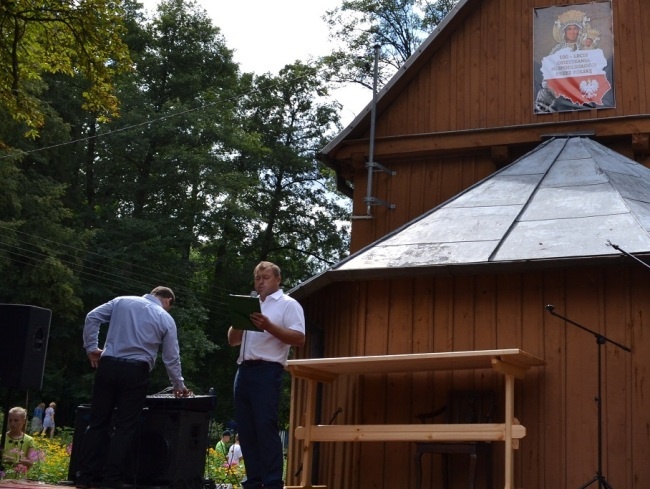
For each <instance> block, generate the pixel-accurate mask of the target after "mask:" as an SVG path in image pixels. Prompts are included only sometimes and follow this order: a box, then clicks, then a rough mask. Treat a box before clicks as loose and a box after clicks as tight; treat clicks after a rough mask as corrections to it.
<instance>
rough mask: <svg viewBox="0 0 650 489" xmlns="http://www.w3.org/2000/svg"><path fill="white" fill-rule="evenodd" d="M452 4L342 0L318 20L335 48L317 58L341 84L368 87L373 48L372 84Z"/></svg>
mask: <svg viewBox="0 0 650 489" xmlns="http://www.w3.org/2000/svg"><path fill="white" fill-rule="evenodd" d="M457 2H458V0H438V1H435V2H429V1H426V0H344V1H343V2H342V4H341V6H339V7H337V8H335V9H333V10H330V11H328V12H327V13H326V14H325V16H324V17H323V18H324V20H325V21H326V22H327V24H328V26H329V30H330V38H331V39H332V40H335V41H337V42H338V43H340V44H341V48H340V49H338V50H335V51H334V52H332V53H331V54H330V55H327V56H325V57H324V58H323V61H324V62H325V64H326V65H327V66H328V68H329V72H330V74H331V75H330V76H332V78H333V79H334V80H338V81H339V82H341V83H358V84H361V85H362V86H365V87H367V88H369V89H372V87H373V77H374V73H373V68H372V67H373V66H374V57H375V51H374V46H375V45H379V46H380V48H381V49H380V50H379V65H378V86H379V87H381V86H383V85H384V84H385V83H386V82H387V81H388V79H389V78H390V77H391V76H392V75H393V74H394V73H395V72H396V71H397V70H398V69H399V68H400V67H401V66H402V65H403V64H404V62H405V61H406V60H407V59H408V58H409V57H410V56H411V55H412V54H413V53H414V52H415V51H416V49H417V48H418V47H419V46H420V44H422V41H423V40H424V38H425V36H426V35H428V33H430V32H432V31H433V29H435V27H436V26H437V25H438V24H439V23H440V22H441V21H442V19H443V18H444V16H445V15H446V14H447V13H448V12H449V11H450V10H451V8H453V6H454V5H455V4H456V3H457Z"/></svg>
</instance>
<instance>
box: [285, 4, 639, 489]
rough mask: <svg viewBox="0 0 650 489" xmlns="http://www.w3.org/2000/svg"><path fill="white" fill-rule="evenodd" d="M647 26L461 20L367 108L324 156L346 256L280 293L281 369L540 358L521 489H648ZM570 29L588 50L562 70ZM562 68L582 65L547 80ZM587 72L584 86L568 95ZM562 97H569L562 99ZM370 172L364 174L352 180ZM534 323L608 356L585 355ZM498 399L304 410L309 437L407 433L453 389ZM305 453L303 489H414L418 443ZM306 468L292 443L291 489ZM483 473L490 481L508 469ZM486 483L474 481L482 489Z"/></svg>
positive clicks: (469, 375)
mask: <svg viewBox="0 0 650 489" xmlns="http://www.w3.org/2000/svg"><path fill="white" fill-rule="evenodd" d="M646 7H647V6H646V5H645V0H612V1H611V2H591V3H588V2H585V1H581V2H580V1H571V0H563V1H562V2H557V1H554V0H546V1H541V0H520V1H516V2H515V1H510V0H460V1H459V2H458V4H457V6H456V7H455V8H454V10H453V11H452V12H451V13H450V14H449V15H448V16H447V18H446V19H445V20H444V22H443V23H442V24H441V25H440V26H439V27H438V28H437V29H436V31H435V32H434V33H433V34H432V35H431V36H430V37H429V38H428V39H427V40H426V41H425V42H424V43H423V45H422V47H421V49H420V50H419V51H418V53H416V54H415V55H414V56H413V57H412V58H411V59H409V60H408V61H407V63H406V64H405V66H404V67H403V69H402V70H400V72H399V73H398V74H397V75H396V76H395V77H394V78H393V79H392V80H391V81H390V82H389V83H388V84H387V85H386V86H385V87H384V88H383V89H382V91H381V92H380V93H379V94H378V96H377V105H376V118H375V121H376V126H375V138H374V140H371V139H370V134H371V127H372V121H371V112H372V111H371V104H369V105H368V107H367V108H366V109H365V110H364V112H363V113H362V114H360V115H359V116H358V117H357V118H356V119H355V120H354V121H353V122H352V123H351V124H350V126H348V127H347V128H346V129H345V130H344V131H343V132H342V133H341V134H340V135H339V136H338V137H337V138H336V139H335V140H333V141H332V142H331V143H330V144H329V145H328V146H327V147H325V148H324V149H323V151H322V154H321V158H322V159H323V160H324V161H326V162H327V164H328V165H330V166H331V167H332V168H334V169H335V170H336V172H337V175H338V178H339V183H340V189H341V190H342V191H343V192H344V193H346V194H347V195H349V196H350V197H351V198H352V199H353V215H354V216H353V220H352V245H351V252H352V254H351V256H350V257H349V258H348V259H346V260H345V261H343V262H341V263H340V264H337V265H336V266H335V267H333V268H332V269H331V270H328V271H326V272H324V273H323V274H321V275H319V276H316V277H313V278H312V279H310V280H308V281H306V282H305V283H304V284H302V285H300V286H298V287H296V288H295V289H294V290H292V291H291V293H292V295H293V296H294V297H296V298H297V299H298V300H299V301H300V302H301V304H302V305H303V307H304V309H305V315H306V318H307V321H308V341H307V345H306V346H305V348H302V349H299V350H297V351H296V352H295V353H296V357H297V358H314V357H347V356H364V355H386V354H408V353H425V352H454V351H469V350H492V349H501V348H519V349H522V350H525V351H527V352H529V353H531V354H532V355H534V356H536V357H539V358H541V359H543V360H544V361H545V362H546V365H545V366H544V367H542V368H536V369H531V370H530V371H529V373H528V374H527V375H526V377H525V379H522V380H519V381H517V391H516V400H515V402H516V412H517V416H518V418H520V421H521V422H522V424H524V425H525V426H526V436H525V438H523V440H521V445H520V448H519V450H518V451H517V455H516V457H515V487H517V488H526V489H564V488H578V487H585V484H589V485H592V484H590V481H592V480H593V478H594V477H595V476H597V475H599V474H597V471H598V469H599V458H600V457H601V456H602V460H601V462H602V474H600V475H601V476H602V477H604V478H605V479H606V481H607V482H608V483H609V484H610V485H611V486H612V487H614V488H616V489H623V488H625V489H646V488H648V487H650V464H648V463H647V459H648V457H649V456H650V429H649V428H648V427H649V426H650V387H649V386H648V384H647V383H646V382H645V376H646V374H647V373H648V372H649V371H650V335H648V334H646V332H645V327H647V326H648V325H647V324H646V323H645V318H646V316H649V315H650V268H648V266H646V265H645V264H646V263H648V257H649V256H650V177H649V176H648V175H649V174H650V170H648V169H647V168H648V167H650V157H649V154H650V81H648V80H650V62H648V61H646V60H645V58H646V55H648V54H649V50H648V49H646V48H645V45H646V44H647V40H646V39H645V33H646V32H650V10H649V9H647V8H646ZM576 12H578V13H576ZM549 19H550V20H549ZM569 24H578V27H579V28H580V35H581V36H582V37H581V38H580V40H579V41H578V42H580V43H584V44H581V45H580V46H578V47H576V46H569V47H568V51H563V49H567V46H566V44H567V43H568V42H569V40H568V38H566V37H565V38H561V36H562V35H564V29H565V27H566V26H567V25H569ZM588 31H589V32H592V33H593V32H595V33H596V34H595V36H596V37H598V38H599V39H597V42H598V44H597V47H598V49H599V52H598V53H597V55H598V56H599V57H592V56H596V53H591V52H589V51H590V49H588V48H587V44H586V34H587V32H588ZM556 44H557V47H556ZM558 53H559V54H558ZM563 53H564V54H563ZM567 53H569V54H570V55H571V56H573V54H577V55H579V56H581V57H585V59H588V60H590V61H593V63H592V62H590V63H587V64H583V65H582V64H581V65H574V67H575V68H576V69H575V70H574V71H571V69H566V70H565V69H564V68H553V67H551V68H550V69H549V65H548V64H547V63H548V62H551V61H553V60H555V59H567V58H561V57H560V56H563V55H567ZM571 53H573V54H571ZM555 55H557V57H556V56H555ZM601 59H604V60H605V64H599V60H601ZM587 65H589V66H597V69H598V70H600V71H599V72H598V73H596V74H593V73H592V74H590V75H588V76H587V78H583V77H582V72H581V71H580V70H581V69H582V67H583V66H587ZM543 67H545V69H546V71H544V70H543ZM565 68H566V67H565ZM569 68H571V66H569ZM601 68H602V70H601ZM554 70H555V71H554ZM549 73H551V75H549ZM562 73H568V74H567V75H566V79H562V80H559V78H562V76H564V75H562ZM592 75H593V76H592ZM599 77H600V78H599ZM603 77H604V78H603ZM594 80H597V82H596V83H594ZM583 81H584V82H585V84H582V82H583ZM572 82H574V85H573V86H574V88H576V87H578V88H577V89H578V90H579V91H580V93H581V94H582V95H580V93H577V95H576V94H572V93H567V92H564V91H563V90H565V89H566V85H565V84H566V83H569V84H571V83H572ZM607 83H610V84H611V86H610V87H606V86H605V85H606V84H607ZM590 87H591V88H590ZM603 87H605V88H603ZM596 88H598V90H600V91H598V90H597V89H596ZM547 89H550V90H551V92H550V93H551V95H552V96H551V97H550V99H549V97H547V96H546V95H549V92H547V91H546V90H547ZM567 90H569V89H567ZM597 92H598V93H597ZM580 96H584V98H583V99H581V100H579V99H578V98H579V97H580ZM576 97H578V98H576ZM567 101H568V102H567ZM371 148H372V150H371ZM371 151H372V153H373V154H374V158H373V162H372V163H375V162H376V163H378V164H379V165H378V166H375V167H373V166H372V165H371V166H370V167H368V165H367V163H368V160H369V153H370V152H371ZM619 156H620V157H619ZM369 168H370V170H369ZM384 170H387V171H384ZM369 171H371V173H369ZM524 175H525V177H524ZM513 182H514V183H513ZM369 184H370V185H371V186H370V188H369V187H368V185H369ZM486 202H487V203H486ZM461 208H462V211H461V210H460V209H461ZM506 208H511V209H514V211H513V212H512V215H510V214H508V212H506V210H505V209H506ZM531 216H532V217H531ZM609 240H611V243H613V244H615V245H618V246H620V248H615V247H612V246H609V244H608V241H609ZM621 250H623V252H621ZM627 253H629V255H628V254H627ZM644 260H645V261H644ZM549 304H553V305H554V306H555V308H556V311H557V312H559V313H560V314H561V315H563V316H566V317H567V318H569V319H570V320H571V321H573V322H575V323H577V324H578V325H583V326H586V327H587V328H588V329H590V330H593V331H596V332H598V334H600V335H603V336H604V337H605V338H607V339H611V340H613V341H614V342H616V343H613V342H609V341H606V342H605V343H604V344H603V345H602V347H601V346H599V345H598V341H596V340H597V339H598V338H597V337H596V336H594V335H591V334H590V333H588V332H586V331H584V330H581V329H580V328H578V327H575V325H574V324H571V323H570V322H567V321H562V320H559V319H558V318H557V317H555V316H553V315H552V314H549V311H548V309H547V308H546V306H547V305H549ZM618 345H625V346H627V347H629V348H630V350H631V352H627V351H625V350H624V349H622V348H620V347H619V346H618ZM599 355H602V356H601V361H602V369H601V371H600V372H599V371H598V368H597V367H598V357H599ZM599 374H602V378H600V381H601V382H600V383H599V377H601V375H599ZM501 383H502V380H501V379H500V378H499V377H498V376H497V375H496V374H494V373H493V372H490V371H489V370H487V371H485V370H475V371H462V372H435V373H419V374H409V373H398V374H388V375H374V376H372V375H371V376H356V377H355V376H351V377H349V378H345V379H342V378H341V379H338V380H336V381H335V382H333V383H329V384H328V383H326V384H325V385H323V387H322V391H321V392H319V397H318V406H317V407H318V416H319V419H318V420H317V421H318V422H320V423H321V424H328V423H344V424H355V423H358V424H372V423H375V424H377V423H379V424H383V423H396V424H404V423H410V422H413V423H416V422H418V420H417V418H416V415H417V414H418V413H422V412H427V411H431V410H433V409H434V408H435V407H437V406H439V405H441V404H444V402H445V400H446V397H447V394H448V392H449V391H450V390H459V389H495V390H496V389H500V388H502V385H501ZM599 387H600V388H601V389H602V393H601V397H600V401H601V402H600V406H601V408H602V412H601V414H602V426H601V427H600V428H601V429H599V426H598V406H599V403H598V402H596V401H595V398H596V397H597V394H598V392H599ZM339 408H340V409H339ZM304 410H305V387H304V383H303V381H301V380H294V383H293V398H292V414H291V417H292V419H291V423H292V426H291V429H292V430H293V429H295V428H296V427H297V426H299V425H301V424H304V422H305V420H304V419H303V413H304ZM335 413H339V414H338V415H336V416H335ZM599 434H602V438H601V440H600V441H601V443H600V444H599ZM599 445H600V446H599ZM317 448H318V450H317V451H316V452H315V457H314V461H313V467H312V472H313V483H314V484H322V485H326V486H327V487H328V488H330V489H371V488H372V489H389V488H410V487H415V486H414V484H415V465H414V461H413V460H414V453H415V447H414V443H410V442H408V441H399V442H390V443H384V442H368V443H350V442H344V443H320V444H319V445H318V447H317ZM599 448H600V449H599ZM302 449H303V447H302V445H301V442H300V441H299V440H295V439H294V440H292V442H291V443H290V447H289V455H288V461H289V466H288V475H287V483H288V485H296V484H297V483H298V480H299V475H298V474H299V473H300V470H301V467H300V463H301V453H302ZM494 453H495V458H494V465H495V466H498V465H499V464H502V463H503V455H502V454H501V452H500V451H498V450H497V451H495V452H494ZM423 463H424V466H423V467H424V473H423V485H422V487H423V488H424V487H441V486H440V481H441V477H440V469H441V465H440V461H439V459H438V458H437V457H434V456H425V457H424V458H423ZM452 466H453V468H454V475H455V477H454V478H453V480H452V487H465V484H466V477H465V473H466V471H467V470H466V461H464V460H461V459H455V460H454V462H453V465H452ZM484 474H485V467H484V466H481V465H480V464H479V477H478V481H477V487H479V488H483V487H486V484H485V482H484V480H483V479H484V477H483V475H484ZM493 474H494V475H493V482H494V487H503V486H504V480H503V474H502V473H501V472H500V471H498V470H495V471H493ZM464 477H465V478H464ZM599 483H600V481H595V483H593V485H592V487H598V486H599Z"/></svg>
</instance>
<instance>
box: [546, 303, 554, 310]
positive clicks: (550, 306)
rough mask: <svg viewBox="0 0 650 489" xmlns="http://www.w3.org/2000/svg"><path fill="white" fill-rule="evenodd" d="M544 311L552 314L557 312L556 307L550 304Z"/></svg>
mask: <svg viewBox="0 0 650 489" xmlns="http://www.w3.org/2000/svg"><path fill="white" fill-rule="evenodd" d="M544 309H546V310H547V311H549V312H551V311H554V310H555V306H554V305H553V304H549V305H547V306H546V307H545V308H544Z"/></svg>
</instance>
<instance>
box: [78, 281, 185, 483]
mask: <svg viewBox="0 0 650 489" xmlns="http://www.w3.org/2000/svg"><path fill="white" fill-rule="evenodd" d="M174 300H175V296H174V292H172V290H171V289H170V288H168V287H156V288H155V289H153V290H152V291H151V293H150V294H145V295H144V296H142V297H137V296H120V297H116V298H115V299H112V300H110V301H108V302H106V303H105V304H102V305H101V306H98V307H96V308H95V309H93V310H92V311H90V312H89V313H88V315H87V316H86V322H85V325H84V330H83V343H84V348H85V350H86V353H87V355H88V360H89V361H90V365H91V367H92V368H95V369H97V373H96V374H95V382H94V385H93V392H92V399H91V403H90V419H89V422H88V428H87V429H86V433H85V435H84V439H83V443H82V446H81V452H80V455H79V465H78V470H77V473H76V474H75V485H76V486H77V487H78V488H82V489H88V488H90V487H97V486H98V485H99V487H102V488H106V489H126V488H131V487H132V486H130V485H128V484H126V483H125V482H124V481H123V480H122V474H123V470H124V461H125V459H126V457H127V454H128V452H129V450H130V448H131V441H132V439H133V436H134V434H135V431H136V428H137V423H138V419H139V418H140V416H141V414H142V409H143V408H144V405H145V402H146V399H147V389H148V387H149V373H150V372H151V370H152V369H153V367H154V364H155V361H156V357H157V356H158V350H159V349H160V348H161V347H162V359H163V362H164V364H165V368H166V369H167V374H168V376H169V380H170V382H171V384H172V386H173V389H174V395H175V396H176V397H187V396H189V395H190V391H189V390H188V389H187V387H185V381H184V379H183V376H182V373H181V358H180V351H179V347H178V338H177V331H176V323H175V322H174V319H173V318H172V317H171V315H170V314H169V310H170V309H171V307H172V304H173V303H174ZM102 324H108V331H107V333H106V341H105V343H104V348H103V349H100V348H99V343H98V341H99V339H98V338H99V329H100V326H101V325H102ZM115 408H117V410H115ZM114 412H115V416H113V413H114ZM112 418H114V425H115V428H114V429H113V432H112V436H109V428H110V427H111V420H112Z"/></svg>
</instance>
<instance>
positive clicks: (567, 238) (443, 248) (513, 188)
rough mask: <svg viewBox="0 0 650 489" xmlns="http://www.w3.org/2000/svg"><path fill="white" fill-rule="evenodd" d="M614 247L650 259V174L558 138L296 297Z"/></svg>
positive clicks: (583, 141)
mask: <svg viewBox="0 0 650 489" xmlns="http://www.w3.org/2000/svg"><path fill="white" fill-rule="evenodd" d="M609 243H612V244H614V245H616V246H618V247H619V248H620V249H621V250H624V251H625V252H627V253H649V252H650V169H648V168H646V167H645V166H643V165H641V164H639V163H637V162H635V161H634V160H631V159H629V158H626V157H625V156H623V155H621V154H619V153H616V152H615V151H612V150H610V149H609V148H607V147H605V146H603V145H601V144H599V143H597V142H595V141H593V140H591V139H588V138H584V137H565V138H553V139H550V140H548V141H546V142H544V143H542V144H541V145H540V146H538V147H537V148H536V149H534V150H533V151H531V152H530V153H528V154H527V155H525V156H523V157H521V158H520V159H518V160H517V161H515V162H514V163H512V164H510V165H509V166H506V167H505V168H503V169H501V170H500V171H498V172H496V173H494V174H492V175H490V176H489V177H488V178H486V179H484V180H483V181H481V182H479V183H477V184H476V185H474V186H472V187H470V188H469V189H467V190H466V191H464V192H462V193H460V194H458V195H456V196H455V197H453V198H452V199H450V200H448V201H447V202H445V203H444V204H442V205H440V206H438V207H436V208H434V209H432V210H431V211H429V212H427V213H425V214H423V215H421V216H420V217H418V218H416V219H414V220H413V221H411V222H409V223H407V224H406V225H404V226H402V227H401V228H399V229H397V230H395V231H394V232H392V233H390V234H388V235H386V236H384V237H383V238H381V239H380V240H378V241H376V242H374V243H372V244H371V245H369V246H368V247H366V248H364V249H362V250H360V251H358V252H357V253H355V254H354V255H351V256H350V257H348V258H347V259H345V260H343V261H341V262H339V263H338V264H337V265H336V266H334V267H333V268H332V269H331V270H329V271H327V272H324V274H321V275H329V276H327V277H320V276H317V277H314V278H312V279H311V280H310V281H307V282H305V283H304V284H303V285H301V286H298V287H297V289H301V288H303V287H307V288H312V287H313V286H316V285H318V283H320V286H322V285H324V284H325V283H329V282H332V281H339V280H350V279H361V278H364V277H366V278H367V277H373V276H374V277H378V276H391V275H411V274H416V273H435V271H436V269H439V268H444V269H445V273H449V272H450V271H451V270H450V268H453V269H456V270H454V271H456V272H458V271H459V269H460V268H466V267H471V268H475V267H477V266H486V265H490V266H496V265H501V266H505V265H508V266H514V265H519V266H521V265H526V266H530V265H531V264H533V263H537V262H538V263H542V264H544V263H546V264H548V262H549V260H550V261H558V260H560V261H564V260H576V259H591V260H594V259H597V258H608V257H609V258H611V257H612V256H614V255H620V254H621V253H620V251H618V250H617V249H615V248H614V247H612V246H610V244H609ZM319 277H320V278H319ZM312 281H317V283H315V284H311V286H310V284H309V283H310V282H312ZM316 288H319V287H316ZM304 292H306V290H305V291H304Z"/></svg>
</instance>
